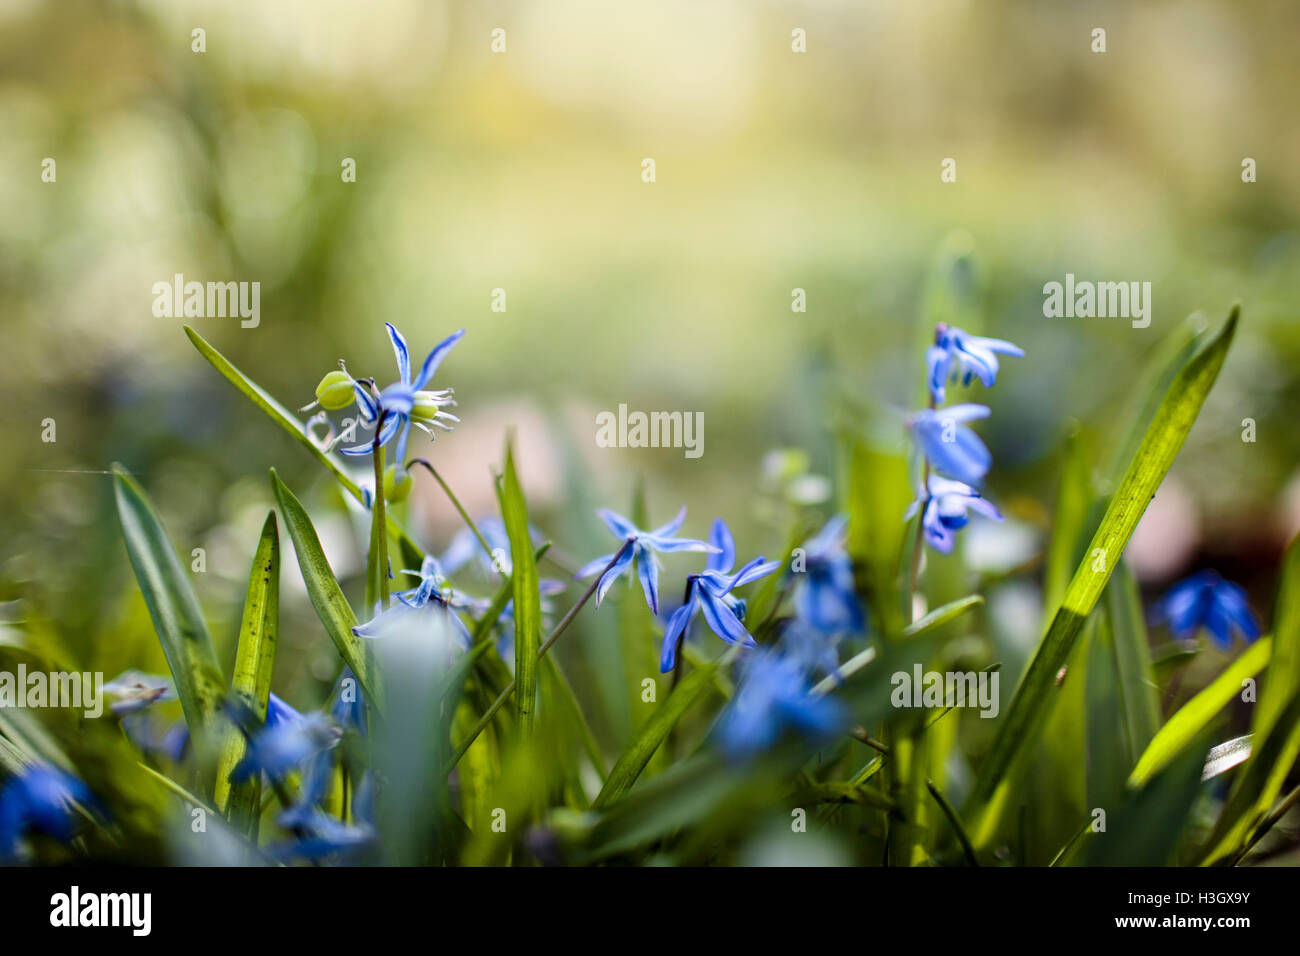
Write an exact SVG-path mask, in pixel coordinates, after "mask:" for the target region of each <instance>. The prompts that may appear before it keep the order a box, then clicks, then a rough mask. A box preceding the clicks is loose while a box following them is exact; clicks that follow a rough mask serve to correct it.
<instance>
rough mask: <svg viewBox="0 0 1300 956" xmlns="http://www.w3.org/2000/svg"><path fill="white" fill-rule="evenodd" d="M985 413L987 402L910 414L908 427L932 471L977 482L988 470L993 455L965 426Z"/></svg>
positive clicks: (969, 481) (985, 415)
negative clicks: (985, 403)
mask: <svg viewBox="0 0 1300 956" xmlns="http://www.w3.org/2000/svg"><path fill="white" fill-rule="evenodd" d="M988 415H989V409H988V406H986V405H952V406H949V407H948V408H939V409H933V408H926V409H922V410H921V411H919V412H917V413H916V414H915V415H913V416H912V419H911V421H909V422H908V428H909V429H910V430H911V432H912V437H913V438H915V439H916V444H917V446H918V447H919V448H920V449H921V453H922V454H923V455H925V458H926V460H927V461H929V462H930V465H931V467H933V468H934V470H935V471H937V472H938V473H939V474H941V475H943V476H945V477H947V478H952V479H954V480H956V481H961V482H965V483H966V484H968V485H978V484H979V483H980V482H981V481H983V479H984V476H985V475H986V474H988V470H989V466H991V465H992V464H993V456H992V455H990V454H989V450H988V449H987V448H986V447H984V443H983V442H982V441H980V438H979V436H978V435H976V434H975V433H974V432H973V431H971V430H970V429H969V428H967V427H966V422H973V421H976V420H977V419H980V418H987V417H988Z"/></svg>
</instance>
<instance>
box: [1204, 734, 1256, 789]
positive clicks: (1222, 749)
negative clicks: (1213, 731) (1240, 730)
mask: <svg viewBox="0 0 1300 956" xmlns="http://www.w3.org/2000/svg"><path fill="white" fill-rule="evenodd" d="M1254 742H1255V735H1254V734H1246V735H1244V736H1242V737H1234V738H1233V739H1232V740H1226V741H1224V742H1223V743H1221V744H1215V745H1214V746H1213V747H1211V748H1210V752H1209V753H1208V754H1206V755H1205V767H1204V769H1202V770H1201V779H1202V780H1209V779H1211V778H1212V777H1217V776H1219V775H1220V774H1225V773H1227V772H1228V771H1229V770H1231V769H1232V768H1233V767H1235V766H1237V765H1238V764H1242V763H1245V762H1246V761H1247V760H1249V759H1250V751H1251V749H1252V745H1253V744H1254Z"/></svg>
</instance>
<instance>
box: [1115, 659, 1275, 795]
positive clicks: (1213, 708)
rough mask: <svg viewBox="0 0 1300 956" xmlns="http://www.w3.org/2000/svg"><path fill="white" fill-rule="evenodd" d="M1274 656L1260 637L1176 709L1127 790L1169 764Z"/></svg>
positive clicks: (1138, 764)
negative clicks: (1246, 681) (1209, 682)
mask: <svg viewBox="0 0 1300 956" xmlns="http://www.w3.org/2000/svg"><path fill="white" fill-rule="evenodd" d="M1272 653H1273V639H1272V638H1270V637H1263V638H1260V639H1259V640H1258V641H1256V642H1255V643H1254V644H1252V645H1251V646H1250V647H1248V648H1247V649H1246V651H1245V653H1243V654H1242V655H1241V656H1240V657H1238V658H1237V659H1236V660H1235V661H1233V662H1232V663H1231V664H1229V665H1228V666H1227V667H1226V668H1225V669H1224V671H1223V673H1222V674H1220V675H1219V676H1218V677H1217V678H1215V680H1214V681H1213V682H1212V683H1211V684H1210V685H1209V686H1208V687H1206V688H1205V689H1204V690H1202V691H1201V692H1200V693H1199V694H1197V695H1196V696H1195V697H1193V698H1192V699H1191V700H1189V701H1188V702H1187V703H1185V704H1183V706H1182V707H1180V708H1178V711H1177V713H1175V714H1174V715H1173V716H1172V717H1170V718H1169V719H1168V720H1167V721H1165V725H1164V726H1163V727H1161V728H1160V730H1158V731H1157V732H1156V735H1155V737H1153V738H1152V739H1151V743H1149V744H1148V745H1147V749H1146V750H1144V751H1143V752H1142V756H1141V757H1139V758H1138V762H1137V766H1136V767H1134V768H1133V772H1132V773H1131V774H1130V775H1129V780H1128V783H1129V786H1130V787H1137V786H1141V785H1142V784H1144V783H1146V781H1148V780H1149V779H1151V777H1152V775H1153V774H1155V773H1156V772H1157V771H1159V770H1160V769H1161V768H1162V767H1164V766H1165V765H1166V764H1168V763H1169V761H1170V760H1172V759H1173V758H1174V756H1175V755H1176V754H1178V753H1180V752H1181V751H1182V750H1183V749H1184V748H1186V747H1187V745H1188V744H1190V743H1191V742H1192V740H1194V739H1195V738H1196V737H1197V736H1198V735H1199V734H1200V733H1201V732H1202V731H1203V730H1205V728H1206V727H1207V726H1209V723H1210V721H1212V720H1213V719H1214V718H1215V717H1216V716H1217V715H1218V713H1219V711H1221V710H1223V708H1224V706H1225V705H1226V704H1227V703H1228V701H1230V700H1232V699H1233V698H1234V697H1236V696H1237V695H1238V694H1240V693H1241V684H1242V681H1244V680H1245V679H1246V678H1248V677H1253V676H1254V675H1255V674H1258V673H1259V672H1260V671H1261V670H1263V668H1264V666H1265V665H1266V664H1267V663H1268V661H1269V658H1270V656H1271V655H1272Z"/></svg>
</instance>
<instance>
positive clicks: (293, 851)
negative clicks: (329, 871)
mask: <svg viewBox="0 0 1300 956" xmlns="http://www.w3.org/2000/svg"><path fill="white" fill-rule="evenodd" d="M322 771H328V772H329V773H332V771H333V764H332V763H329V762H328V761H320V760H315V759H314V760H313V761H312V763H311V764H310V765H309V766H308V769H307V771H306V772H305V773H304V779H303V787H302V792H301V795H300V796H299V799H298V802H297V803H295V804H294V805H293V806H291V807H289V808H288V809H286V810H283V811H281V812H280V814H279V815H278V816H277V817H276V819H275V822H276V823H277V824H278V825H279V826H280V827H282V828H284V829H286V830H290V831H292V832H293V834H294V839H293V840H290V841H286V842H284V843H280V844H277V845H275V846H271V847H268V848H267V855H268V856H269V857H270V858H271V859H272V860H275V861H279V862H286V861H289V860H308V861H312V862H318V861H321V860H340V861H347V860H348V859H349V858H351V857H353V856H355V855H356V854H358V853H360V852H362V851H364V850H366V849H368V848H369V847H371V846H373V845H375V843H376V841H377V840H378V836H379V833H378V830H377V829H376V827H375V807H374V800H375V795H374V791H375V786H374V777H373V774H370V773H367V774H366V775H365V776H364V777H363V778H362V780H361V783H360V784H359V785H358V787H357V791H356V797H355V799H354V800H353V804H352V811H353V812H352V817H353V821H354V822H352V823H345V822H344V821H342V820H340V819H338V818H337V817H333V816H331V815H330V814H328V813H326V812H325V811H324V810H322V809H321V808H320V806H319V804H320V802H321V801H322V800H324V798H325V795H326V789H327V785H328V783H329V781H330V777H329V775H328V773H326V772H322Z"/></svg>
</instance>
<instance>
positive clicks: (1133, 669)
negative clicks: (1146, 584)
mask: <svg viewBox="0 0 1300 956" xmlns="http://www.w3.org/2000/svg"><path fill="white" fill-rule="evenodd" d="M1106 616H1107V618H1108V619H1109V620H1110V628H1111V635H1112V637H1113V638H1114V640H1113V643H1112V650H1113V652H1114V655H1115V674H1116V681H1117V685H1118V689H1119V696H1120V714H1121V716H1122V717H1123V723H1124V741H1125V744H1126V749H1127V752H1128V754H1129V760H1128V762H1129V767H1132V766H1133V765H1134V764H1136V763H1137V760H1138V757H1139V756H1141V754H1142V752H1143V751H1144V750H1146V748H1147V745H1148V744H1150V743H1151V738H1153V737H1154V736H1155V735H1156V731H1157V730H1159V729H1160V700H1159V696H1158V691H1157V689H1156V680H1155V672H1154V671H1153V670H1152V667H1151V648H1150V645H1149V644H1148V643H1147V628H1146V622H1145V620H1144V619H1143V614H1142V596H1141V594H1140V593H1139V592H1138V585H1137V579H1136V578H1135V577H1133V572H1132V571H1130V570H1129V567H1128V565H1127V564H1126V563H1124V562H1122V561H1121V562H1120V565H1119V567H1118V568H1117V569H1116V570H1115V576H1114V577H1113V578H1112V579H1111V582H1110V584H1109V585H1108V586H1107V588H1106ZM1125 769H1126V770H1127V769H1128V768H1125Z"/></svg>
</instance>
